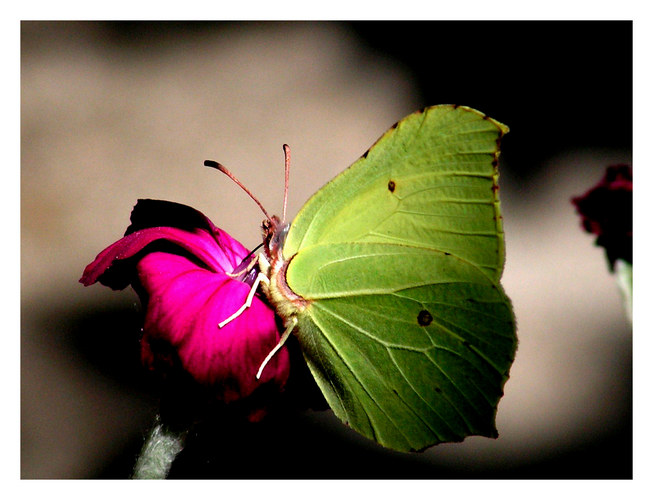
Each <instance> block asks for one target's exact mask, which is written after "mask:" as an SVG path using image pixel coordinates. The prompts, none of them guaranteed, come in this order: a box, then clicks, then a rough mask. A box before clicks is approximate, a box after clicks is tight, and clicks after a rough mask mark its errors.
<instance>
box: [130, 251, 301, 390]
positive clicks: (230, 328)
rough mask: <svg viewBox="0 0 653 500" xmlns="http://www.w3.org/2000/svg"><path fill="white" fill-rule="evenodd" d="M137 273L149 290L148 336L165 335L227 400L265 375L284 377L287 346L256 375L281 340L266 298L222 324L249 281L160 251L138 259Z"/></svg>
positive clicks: (280, 380)
mask: <svg viewBox="0 0 653 500" xmlns="http://www.w3.org/2000/svg"><path fill="white" fill-rule="evenodd" d="M138 274H139V278H140V282H141V284H142V286H143V287H144V289H145V291H146V292H147V293H148V295H149V303H148V308H147V315H146V318H145V328H144V338H143V341H144V342H148V343H149V342H151V341H152V340H153V339H161V340H164V341H166V342H167V343H169V344H170V345H172V346H173V347H174V349H175V350H176V351H177V353H178V355H179V359H180V361H181V363H182V365H183V367H184V369H185V370H186V371H187V372H189V373H190V374H191V375H192V376H193V377H194V378H195V379H196V380H198V381H200V382H202V383H204V384H211V385H213V386H215V387H216V389H217V390H219V391H221V392H222V398H223V399H224V400H225V401H232V400H234V399H237V398H239V397H245V396H247V395H249V394H251V393H252V392H253V391H254V389H256V388H257V387H258V386H259V385H260V384H261V383H264V382H267V381H272V380H274V381H275V382H276V383H277V384H279V385H283V384H284V383H285V381H286V379H287V377H288V370H289V361H288V353H287V351H286V350H285V349H281V350H280V351H279V352H277V353H276V354H275V356H274V358H273V359H272V360H271V361H270V363H269V364H268V365H267V366H266V368H265V370H264V371H263V374H262V376H261V380H260V381H257V380H256V377H255V375H256V372H257V371H258V368H259V366H260V365H261V363H262V362H263V360H264V359H265V357H266V356H267V355H268V353H269V352H270V351H271V350H272V349H273V348H274V347H275V346H276V345H277V343H278V342H279V333H278V330H277V326H276V322H275V315H274V312H273V311H272V309H270V308H269V307H268V306H267V305H266V304H265V303H264V302H262V301H261V300H260V299H258V298H256V297H255V298H254V301H253V302H252V305H251V307H250V308H248V309H247V310H245V312H244V313H243V314H241V315H240V316H239V317H238V318H236V319H234V320H233V321H231V322H230V323H228V324H227V325H225V326H224V327H223V328H219V327H218V323H220V322H221V321H223V320H224V319H226V318H227V317H229V316H230V315H231V314H232V313H233V312H235V311H236V310H238V308H239V307H240V306H241V305H242V304H244V303H245V299H246V297H247V294H248V292H249V290H250V288H249V286H247V285H246V284H244V283H241V282H239V281H236V280H234V279H231V278H229V277H227V276H226V275H224V274H221V273H212V272H210V271H207V270H205V269H202V268H199V267H197V266H196V265H194V264H193V263H191V262H189V261H188V260H187V259H185V258H184V257H180V256H178V255H173V254H167V253H159V252H157V253H152V254H149V255H147V256H146V257H144V258H143V259H142V260H141V261H140V262H139V264H138ZM145 361H148V360H147V359H146V360H145Z"/></svg>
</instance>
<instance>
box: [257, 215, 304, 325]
mask: <svg viewBox="0 0 653 500" xmlns="http://www.w3.org/2000/svg"><path fill="white" fill-rule="evenodd" d="M262 228H263V246H264V249H265V251H264V257H265V258H259V269H260V271H261V272H262V273H264V274H265V275H266V276H267V277H268V279H269V280H270V283H269V284H268V285H267V286H266V285H263V291H264V292H265V295H266V296H267V298H268V300H269V301H270V303H271V304H272V306H274V308H275V309H276V311H277V313H278V314H279V316H281V317H282V318H283V319H284V321H285V320H287V319H288V318H290V317H292V316H295V315H296V314H297V313H298V312H300V311H302V310H304V309H305V308H306V306H307V305H308V302H307V301H306V299H304V298H303V297H300V296H299V295H297V294H295V293H294V292H293V291H292V290H291V289H290V287H289V286H288V283H287V281H286V269H287V268H288V264H289V263H290V261H291V260H292V257H290V259H287V260H286V259H285V258H284V256H283V245H284V243H285V241H286V235H287V234H288V229H289V228H290V225H289V224H288V223H286V222H282V221H281V220H280V219H279V217H277V216H276V215H275V216H273V217H272V218H271V219H270V220H267V219H266V220H264V221H263V224H262ZM261 257H263V255H262V256H261Z"/></svg>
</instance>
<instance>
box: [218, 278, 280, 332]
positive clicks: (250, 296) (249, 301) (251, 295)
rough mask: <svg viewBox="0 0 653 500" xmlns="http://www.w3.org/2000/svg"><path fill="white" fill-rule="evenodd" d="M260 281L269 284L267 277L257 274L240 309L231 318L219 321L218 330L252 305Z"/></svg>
mask: <svg viewBox="0 0 653 500" xmlns="http://www.w3.org/2000/svg"><path fill="white" fill-rule="evenodd" d="M261 281H263V282H264V283H266V284H269V283H270V280H269V279H268V277H267V276H266V275H265V274H263V273H258V274H257V275H256V280H255V281H254V283H252V288H251V290H250V291H249V293H248V294H247V299H246V300H245V303H244V304H243V305H242V306H240V309H238V310H237V311H236V312H235V313H233V314H232V315H231V316H229V317H228V318H227V319H225V320H224V321H221V322H220V323H218V327H219V328H222V327H224V325H226V324H227V323H230V322H231V321H233V320H234V319H236V318H237V317H238V316H240V315H241V314H243V312H244V311H245V309H247V308H248V307H249V306H251V305H252V300H254V295H255V294H256V289H257V288H258V286H259V284H260V283H261Z"/></svg>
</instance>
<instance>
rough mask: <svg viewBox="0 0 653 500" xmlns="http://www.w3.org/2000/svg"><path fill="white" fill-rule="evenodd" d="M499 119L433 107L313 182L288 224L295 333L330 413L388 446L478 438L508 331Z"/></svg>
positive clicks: (487, 418) (487, 423) (503, 374)
mask: <svg viewBox="0 0 653 500" xmlns="http://www.w3.org/2000/svg"><path fill="white" fill-rule="evenodd" d="M506 131H507V129H506V128H505V127H504V126H503V125H501V124H499V123H498V122H495V121H493V120H491V119H488V118H486V117H485V116H484V115H482V114H481V113H479V112H477V111H474V110H471V109H469V108H463V107H456V106H436V107H432V108H428V109H426V110H425V111H424V112H421V113H415V114H413V115H410V116H409V117H407V118H406V119H404V120H402V121H401V122H399V123H398V124H397V125H396V126H395V127H393V128H392V129H391V130H390V131H388V132H387V133H386V134H385V135H384V136H383V137H382V138H381V139H379V141H377V143H376V144H375V145H374V146H373V147H372V148H371V149H370V150H369V151H368V152H367V153H366V154H365V155H364V156H363V157H362V158H361V159H359V160H358V161H357V162H356V163H354V164H353V165H352V166H351V167H349V168H348V169H347V170H345V171H344V172H343V173H342V174H340V175H339V176H337V177H336V178H335V179H334V180H332V181H331V182H330V183H329V184H327V185H326V186H325V187H324V188H322V189H321V190H320V191H318V192H317V193H316V194H315V195H314V196H313V197H312V198H311V199H310V200H309V201H308V203H307V204H306V205H305V206H304V208H303V209H302V210H301V212H300V213H299V215H298V216H297V218H296V219H295V221H293V224H292V225H291V228H290V230H289V233H288V237H287V240H286V244H285V246H284V250H283V253H284V257H285V258H286V259H288V260H289V264H288V268H287V271H286V280H287V283H288V286H289V287H290V288H291V289H292V291H293V292H294V293H296V294H297V295H299V296H301V297H303V298H304V299H306V301H307V303H308V305H307V307H306V308H305V309H303V310H301V311H300V312H299V313H298V314H297V320H298V329H297V330H296V335H297V337H298V339H299V341H300V344H301V345H302V349H303V351H304V355H305V358H306V360H307V363H308V365H309V367H310V369H311V371H312V373H313V375H314V377H315V379H316V381H317V382H318V385H319V386H320V388H321V389H322V392H323V393H324V395H325V397H326V399H327V401H328V402H329V404H330V405H331V407H332V409H333V410H334V412H335V414H336V415H337V416H338V417H339V418H341V419H342V420H343V421H344V422H346V423H347V424H348V425H350V426H351V427H352V428H353V429H355V430H357V431H358V432H360V433H361V434H363V435H365V436H367V437H369V438H371V439H374V440H376V441H377V442H379V443H380V444H382V445H384V446H387V447H389V448H393V449H396V450H402V451H409V450H421V449H423V448H425V447H428V446H431V445H433V444H436V443H439V442H445V441H460V440H462V439H463V438H464V437H465V436H467V435H471V434H479V435H484V436H496V430H495V425H494V417H495V413H496V407H497V403H498V400H499V399H500V397H501V395H502V389H503V385H504V383H505V381H506V379H507V377H508V371H509V368H510V365H511V363H512V360H513V357H514V352H515V347H516V336H515V326H514V318H513V314H512V309H511V306H510V303H509V300H508V298H507V297H506V296H505V294H504V292H503V290H502V289H501V287H500V285H499V283H498V279H499V277H500V275H501V271H502V268H503V260H504V257H503V256H504V250H503V233H502V228H501V219H500V216H499V203H498V198H497V192H496V191H497V189H496V186H497V169H496V166H497V157H498V141H499V139H500V137H501V136H502V135H503V133H505V132H506Z"/></svg>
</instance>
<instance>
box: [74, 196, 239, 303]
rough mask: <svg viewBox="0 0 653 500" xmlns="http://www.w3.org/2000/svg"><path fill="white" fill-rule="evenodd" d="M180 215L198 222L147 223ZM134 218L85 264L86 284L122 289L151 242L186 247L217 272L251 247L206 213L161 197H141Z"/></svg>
mask: <svg viewBox="0 0 653 500" xmlns="http://www.w3.org/2000/svg"><path fill="white" fill-rule="evenodd" d="M153 205H154V206H157V207H159V208H161V207H162V206H164V207H165V208H166V210H164V211H162V212H159V213H157V212H155V211H153V210H151V208H152V207H153ZM181 215H185V216H186V219H187V220H188V221H191V222H192V221H194V222H195V223H196V224H198V225H196V226H190V225H189V224H186V225H185V226H184V227H183V228H182V227H172V226H160V227H151V226H148V225H147V224H146V223H145V220H147V219H150V222H149V223H150V224H152V223H155V222H156V223H160V224H163V223H164V222H166V221H168V222H169V223H171V224H176V225H180V224H179V220H181ZM133 220H138V224H135V223H134V222H132V225H131V226H129V228H128V229H127V232H126V236H125V237H124V238H122V239H120V240H118V241H117V242H115V243H114V244H113V245H111V246H109V247H108V248H106V249H105V250H103V251H102V252H100V253H99V254H98V256H97V257H96V258H95V260H94V261H93V262H92V263H91V264H89V265H88V266H86V269H85V270H84V274H83V275H82V278H81V279H80V282H81V283H83V284H84V285H85V286H88V285H91V284H93V283H95V282H96V281H99V282H100V283H102V284H103V285H106V286H109V287H111V288H112V289H114V290H122V289H123V288H125V287H126V286H127V285H128V284H129V283H130V282H131V276H132V273H133V268H134V265H135V262H131V261H129V259H132V258H135V260H138V259H139V258H140V257H142V255H139V252H141V251H142V250H144V249H145V247H147V246H148V245H150V244H152V243H154V242H158V241H161V240H163V241H167V242H169V243H172V244H174V245H176V246H177V247H178V248H176V249H174V250H170V251H174V252H177V253H178V252H182V251H185V252H186V253H187V254H188V255H189V257H191V258H194V259H197V260H199V263H200V265H202V266H203V267H205V268H207V269H210V270H213V271H215V272H231V271H233V270H234V269H235V268H236V266H238V265H239V264H240V263H241V262H242V260H243V259H244V258H245V257H247V255H249V251H248V250H247V249H246V248H245V247H244V246H243V245H241V244H240V243H239V242H238V241H237V240H235V239H233V238H232V237H231V236H229V234H227V233H226V232H225V231H222V230H221V229H218V228H217V227H215V226H214V225H213V224H212V223H211V221H209V219H208V218H206V217H205V216H204V215H203V214H201V213H200V212H198V211H197V210H194V209H192V208H190V207H187V206H185V205H180V204H178V203H171V202H163V201H158V200H139V201H138V203H137V204H136V206H135V207H134V210H133V212H132V221H133Z"/></svg>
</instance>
